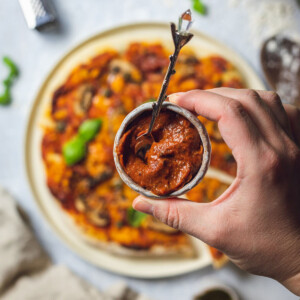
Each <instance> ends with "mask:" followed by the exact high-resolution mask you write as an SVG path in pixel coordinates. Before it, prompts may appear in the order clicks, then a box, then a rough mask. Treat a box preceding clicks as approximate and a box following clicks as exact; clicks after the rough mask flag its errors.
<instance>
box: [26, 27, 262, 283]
mask: <svg viewBox="0 0 300 300" xmlns="http://www.w3.org/2000/svg"><path fill="white" fill-rule="evenodd" d="M194 33H195V37H194V38H193V40H192V41H191V43H190V47H192V48H195V49H194V50H195V52H196V53H197V55H198V56H205V55H208V54H212V53H216V54H220V55H221V56H223V57H225V58H226V59H228V60H229V61H231V62H232V63H233V64H234V65H235V66H236V67H237V68H238V69H239V71H240V73H241V74H242V76H243V77H244V79H245V82H246V84H247V86H248V87H251V88H256V89H264V86H263V84H262V82H261V81H260V79H259V78H258V77H257V75H256V74H255V73H254V71H253V70H252V69H251V68H250V67H249V66H248V64H247V63H246V62H245V61H244V60H243V59H242V58H240V57H239V56H238V55H236V54H235V53H234V52H233V51H231V50H230V49H228V48H227V47H225V46H224V45H222V44H220V43H218V42H217V41H215V40H213V39H211V38H209V37H207V36H205V35H203V34H202V33H199V32H194ZM133 41H149V42H151V41H160V42H162V43H163V44H164V45H165V46H166V47H169V48H170V49H172V44H171V34H170V29H169V26H168V25H167V24H161V23H141V24H132V25H127V26H122V27H117V28H115V29H111V30H108V31H105V32H103V33H100V34H98V35H96V36H93V37H92V38H90V39H88V40H86V41H84V42H83V43H81V44H79V45H78V46H76V47H74V48H73V49H72V50H71V51H70V52H68V53H67V54H66V55H65V56H64V57H63V58H62V59H61V60H60V61H59V62H58V64H57V65H56V66H55V67H54V68H53V70H52V71H51V72H50V74H49V75H48V77H47V78H46V79H45V81H44V84H43V85H42V86H41V88H40V90H39V92H38V94H37V96H36V99H35V101H34V103H33V106H32V109H31V113H30V115H29V120H28V125H27V132H26V142H25V161H26V170H27V175H28V179H29V183H30V186H31V189H32V192H33V194H34V197H35V200H36V202H37V204H38V206H39V208H40V209H41V212H42V214H43V215H44V217H45V218H46V219H47V220H48V221H49V223H50V224H51V226H52V227H53V229H54V231H55V232H56V233H57V234H58V235H59V236H60V237H61V239H62V240H63V241H64V242H65V243H66V244H68V245H69V247H70V248H71V249H72V250H73V251H74V252H76V253H77V254H78V255H80V256H81V257H83V258H84V259H86V260H88V261H89V262H91V263H93V264H95V265H97V266H99V267H101V268H103V269H106V270H109V271H112V272H115V273H119V274H123V275H127V276H132V277H140V278H158V277H167V276H175V275H179V274H183V273H187V272H191V271H194V270H196V269H200V268H203V267H205V266H207V265H209V264H211V257H210V254H209V251H208V249H207V248H206V247H205V245H204V244H203V243H202V242H200V241H198V240H196V239H193V243H194V245H195V247H196V249H197V253H198V257H197V258H194V259H184V258H183V259H179V258H172V259H171V258H170V259H167V258H164V259H155V258H154V259H142V258H136V259H134V258H125V257H118V256H113V255H110V254H109V253H107V252H106V251H103V250H101V249H98V248H95V247H94V246H92V245H90V244H87V243H86V242H84V241H83V240H82V239H81V238H80V237H79V235H77V234H76V233H75V232H74V231H73V230H71V228H70V227H68V226H66V222H65V220H64V218H65V217H66V216H65V215H64V214H62V213H61V209H60V207H59V204H58V202H57V201H56V200H55V199H54V198H53V196H52V195H51V193H50V192H49V190H48V188H47V185H46V177H45V172H44V167H43V163H42V159H41V138H42V131H41V128H40V124H41V122H42V116H43V113H44V111H45V109H46V107H47V105H49V103H50V101H51V98H52V93H53V91H54V90H55V89H56V88H57V87H59V86H60V85H61V84H62V83H63V82H64V81H65V79H66V77H67V76H68V74H69V73H70V72H71V71H72V69H73V68H74V67H76V66H77V65H78V64H79V63H83V62H85V61H86V60H88V59H89V58H90V57H92V56H94V55H96V54H97V53H99V52H100V51H102V50H104V49H107V48H115V49H117V50H119V51H122V50H125V49H126V47H127V46H128V44H129V43H130V42H133ZM207 176H218V177H219V176H220V174H219V173H218V171H215V170H210V171H209V172H208V174H207ZM220 179H221V180H222V181H225V182H229V183H230V182H231V180H232V179H231V178H230V177H228V175H221V177H220Z"/></svg>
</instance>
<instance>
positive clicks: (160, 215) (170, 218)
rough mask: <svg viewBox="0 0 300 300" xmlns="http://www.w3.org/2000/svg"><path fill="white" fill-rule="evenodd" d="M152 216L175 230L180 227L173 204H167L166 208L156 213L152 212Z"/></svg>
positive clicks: (177, 214) (174, 204) (176, 208)
mask: <svg viewBox="0 0 300 300" xmlns="http://www.w3.org/2000/svg"><path fill="white" fill-rule="evenodd" d="M154 216H155V217H156V218H157V219H159V220H160V221H161V222H163V223H165V224H167V225H168V226H170V227H173V228H175V229H179V227H180V214H179V211H178V207H177V205H176V203H174V202H169V203H168V204H167V207H165V208H164V209H162V210H160V211H158V212H157V211H155V210H154Z"/></svg>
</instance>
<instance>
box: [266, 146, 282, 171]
mask: <svg viewBox="0 0 300 300" xmlns="http://www.w3.org/2000/svg"><path fill="white" fill-rule="evenodd" d="M266 164H267V167H268V169H269V170H274V171H276V170H277V169H278V168H279V166H280V164H281V158H280V156H279V154H277V153H276V152H275V151H273V150H269V151H268V152H267V155H266Z"/></svg>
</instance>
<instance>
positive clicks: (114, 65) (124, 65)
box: [109, 58, 140, 81]
mask: <svg viewBox="0 0 300 300" xmlns="http://www.w3.org/2000/svg"><path fill="white" fill-rule="evenodd" d="M109 70H110V72H111V74H112V76H110V77H109V80H112V79H113V78H114V75H115V74H122V75H123V78H124V80H125V81H132V80H133V81H135V80H137V79H139V77H140V75H139V74H140V73H139V71H138V69H137V68H136V67H135V66H134V65H133V64H132V63H130V62H129V61H126V60H123V59H118V58H116V59H113V60H112V61H111V63H110V65H109Z"/></svg>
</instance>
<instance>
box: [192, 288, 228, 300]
mask: <svg viewBox="0 0 300 300" xmlns="http://www.w3.org/2000/svg"><path fill="white" fill-rule="evenodd" d="M194 300H232V298H231V296H230V295H229V294H228V293H227V292H225V291H223V290H220V289H214V290H209V291H207V292H205V293H204V294H201V295H199V296H196V297H195V298H194Z"/></svg>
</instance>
